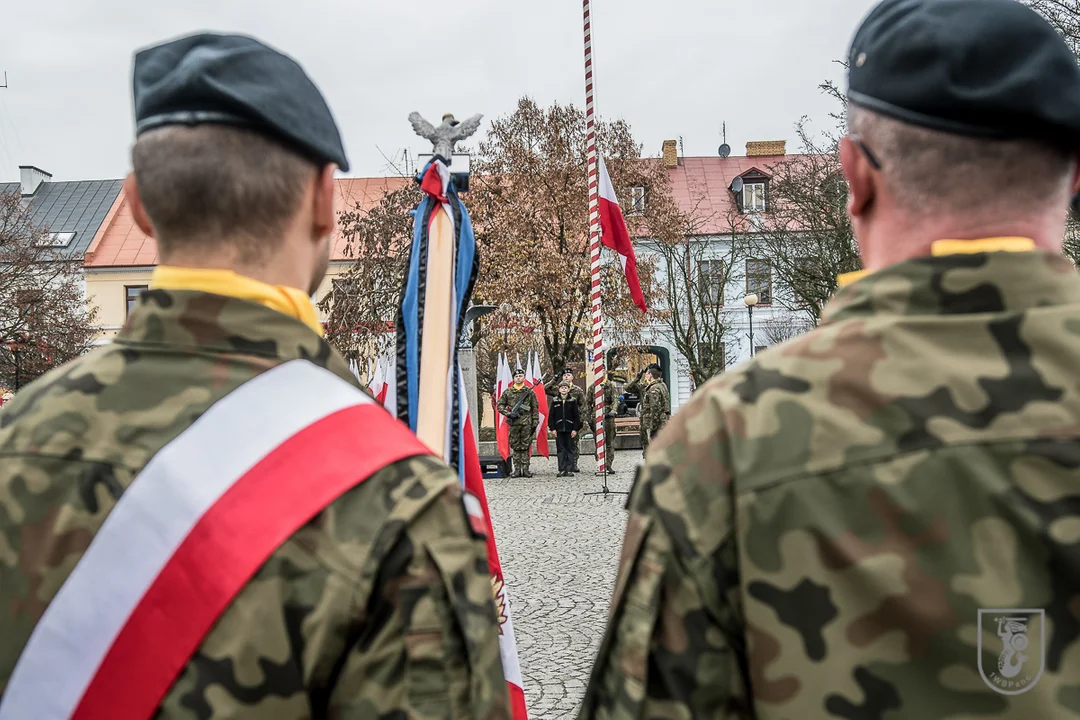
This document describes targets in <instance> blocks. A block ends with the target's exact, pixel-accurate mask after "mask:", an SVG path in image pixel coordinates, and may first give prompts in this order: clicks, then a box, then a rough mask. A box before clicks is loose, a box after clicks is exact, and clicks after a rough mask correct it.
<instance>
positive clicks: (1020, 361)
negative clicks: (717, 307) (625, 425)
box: [581, 252, 1080, 720]
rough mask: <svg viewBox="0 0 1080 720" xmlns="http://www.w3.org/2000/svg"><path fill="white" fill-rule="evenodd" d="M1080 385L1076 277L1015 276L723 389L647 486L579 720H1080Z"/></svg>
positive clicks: (939, 291) (970, 275)
mask: <svg viewBox="0 0 1080 720" xmlns="http://www.w3.org/2000/svg"><path fill="white" fill-rule="evenodd" d="M1077 368H1080V276H1078V274H1077V271H1076V269H1075V268H1074V267H1073V266H1072V264H1071V263H1070V262H1069V261H1068V260H1066V259H1065V258H1064V257H1061V256H1059V255H1056V254H1050V253H1046V252H1024V253H1005V252H998V253H981V254H970V255H967V254H964V255H948V256H939V257H927V258H920V259H917V260H912V261H908V262H904V263H901V264H897V265H895V266H892V267H889V268H886V269H883V270H879V271H878V272H876V273H874V274H871V275H868V276H866V277H865V278H864V279H862V280H860V281H858V282H856V283H855V284H853V285H850V286H848V287H845V288H843V289H841V290H840V291H839V292H838V294H837V296H836V297H835V299H834V300H833V302H832V303H831V304H830V305H829V306H828V307H827V308H826V311H825V314H824V316H823V319H822V323H821V325H820V326H819V327H818V328H817V329H815V330H814V331H813V332H810V333H808V334H806V335H804V336H802V337H800V338H797V339H795V340H793V341H790V342H788V343H785V344H783V345H779V346H775V347H773V348H770V349H769V350H767V351H764V352H762V353H760V354H759V355H757V356H755V358H754V359H753V360H752V361H750V362H748V363H744V364H742V365H741V366H739V367H738V368H736V369H734V370H732V371H729V372H727V373H725V374H724V375H721V376H719V377H717V378H714V379H713V380H711V381H710V382H709V383H707V384H706V385H705V386H704V387H702V389H701V390H700V391H699V392H698V393H697V394H696V395H695V397H694V398H693V400H692V402H691V403H690V404H689V405H688V406H687V407H686V408H685V409H683V410H680V412H679V413H678V414H677V415H676V416H675V417H674V418H673V419H672V421H671V422H670V423H669V424H668V426H667V427H665V428H664V430H663V431H662V432H661V433H660V435H659V436H658V437H657V438H656V439H655V440H654V442H653V445H652V448H651V449H650V452H649V456H648V459H647V462H646V463H645V465H644V466H643V468H642V470H641V472H640V473H639V476H638V481H637V482H636V483H635V488H634V490H633V494H632V497H631V499H630V501H629V508H630V511H631V512H630V517H629V519H628V525H627V530H626V536H625V542H624V547H623V552H622V559H621V566H620V570H619V576H618V581H617V583H616V589H615V593H614V598H613V602H612V605H611V618H610V621H609V626H608V628H607V631H606V634H605V637H604V639H603V641H602V644H601V648H600V651H599V657H598V659H597V662H596V666H595V669H594V672H593V675H592V679H591V683H590V686H589V688H588V691H587V695H586V699H585V701H584V706H583V709H582V712H581V717H582V718H605V719H606V718H631V717H640V718H690V717H710V718H750V717H753V718H758V719H759V720H781V719H787V718H791V719H795V718H797V719H798V720H817V719H819V718H821V719H824V718H829V719H834V718H835V719H840V718H843V719H847V720H853V719H855V718H875V719H880V720H902V719H910V720H940V719H942V718H976V717H977V718H995V719H997V720H1033V719H1035V718H1055V720H1057V719H1061V718H1076V717H1080V383H1078V382H1077V378H1078V374H1077ZM981 611H989V612H982V614H981ZM1024 611H1027V612H1024ZM1017 617H1019V618H1020V620H1021V621H1022V622H1017V624H1018V625H1022V626H1026V627H1027V629H1028V631H1027V632H1026V633H1014V629H1010V628H1009V623H1008V622H1006V623H1005V625H1004V629H1003V627H1002V626H1001V621H1002V619H1005V620H1008V619H1009V618H1017ZM1043 632H1045V642H1044V641H1043V636H1042V633H1043ZM1020 635H1023V637H1022V638H1021V637H1020ZM1010 646H1011V647H1010ZM1017 651H1019V652H1017ZM980 667H981V668H982V670H980ZM1007 683H1013V685H1012V686H1011V688H1013V689H1010V690H1009V691H1011V692H1016V689H1022V690H1023V692H1021V693H1019V694H1013V695H1007V694H1002V693H1001V692H999V691H997V690H995V689H992V688H991V685H994V686H995V687H997V688H999V689H1009V687H1007V685H1006V684H1007Z"/></svg>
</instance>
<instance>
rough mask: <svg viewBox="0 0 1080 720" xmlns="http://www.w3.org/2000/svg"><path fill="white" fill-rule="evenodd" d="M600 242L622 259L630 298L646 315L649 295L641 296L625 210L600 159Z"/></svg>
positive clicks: (602, 160)
mask: <svg viewBox="0 0 1080 720" xmlns="http://www.w3.org/2000/svg"><path fill="white" fill-rule="evenodd" d="M599 161H600V232H601V235H600V242H601V243H602V244H603V246H604V247H608V248H611V249H612V250H614V251H615V252H616V253H618V255H619V262H621V263H622V267H623V272H624V273H625V274H626V284H627V286H629V288H630V297H632V298H633V299H634V304H635V305H637V306H638V307H639V308H640V309H641V312H646V311H647V308H646V307H645V295H644V294H643V293H642V292H641V282H640V281H639V280H638V274H637V258H636V257H635V256H634V244H633V243H632V242H630V232H629V231H628V230H627V229H626V221H625V220H624V219H623V214H622V208H620V207H619V200H618V198H616V197H615V186H614V185H612V184H611V177H610V176H609V175H608V171H607V166H606V165H604V158H603V157H600V158H599Z"/></svg>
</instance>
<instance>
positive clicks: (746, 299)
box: [743, 293, 760, 357]
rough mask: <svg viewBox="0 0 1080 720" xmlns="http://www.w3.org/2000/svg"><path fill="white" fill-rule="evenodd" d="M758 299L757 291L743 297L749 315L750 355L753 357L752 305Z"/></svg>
mask: <svg viewBox="0 0 1080 720" xmlns="http://www.w3.org/2000/svg"><path fill="white" fill-rule="evenodd" d="M759 301H760V298H759V297H758V296H757V293H750V294H749V295H747V296H746V297H744V298H743V303H745V304H746V313H747V314H748V315H749V316H750V357H754V306H755V305H757V304H758V302H759Z"/></svg>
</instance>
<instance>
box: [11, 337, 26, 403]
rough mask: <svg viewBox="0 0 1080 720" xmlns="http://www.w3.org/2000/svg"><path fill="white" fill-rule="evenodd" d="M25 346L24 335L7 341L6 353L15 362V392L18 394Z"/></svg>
mask: <svg viewBox="0 0 1080 720" xmlns="http://www.w3.org/2000/svg"><path fill="white" fill-rule="evenodd" d="M25 344H26V333H19V335H18V337H17V338H14V339H11V340H8V341H7V347H8V351H9V352H11V357H12V358H13V359H14V360H15V392H19V387H20V377H19V375H20V370H21V369H22V349H23V345H25Z"/></svg>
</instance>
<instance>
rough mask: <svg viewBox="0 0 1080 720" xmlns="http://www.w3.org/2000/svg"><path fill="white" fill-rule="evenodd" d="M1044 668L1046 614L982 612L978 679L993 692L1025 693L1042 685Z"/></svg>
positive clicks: (1016, 611) (1025, 611)
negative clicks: (1037, 684)
mask: <svg viewBox="0 0 1080 720" xmlns="http://www.w3.org/2000/svg"><path fill="white" fill-rule="evenodd" d="M994 637H996V638H997V640H996V641H995V640H991V638H994ZM1045 665H1046V611H1045V610H1031V609H1027V610H1021V609H1016V608H1013V609H1006V610H979V675H981V676H982V679H983V682H985V683H986V684H987V685H988V686H989V687H990V689H991V690H993V691H994V692H999V693H1001V694H1002V695H1019V694H1021V693H1025V692H1027V691H1028V690H1030V689H1031V688H1033V687H1035V683H1037V682H1039V678H1041V677H1042V674H1043V668H1044V667H1045Z"/></svg>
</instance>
